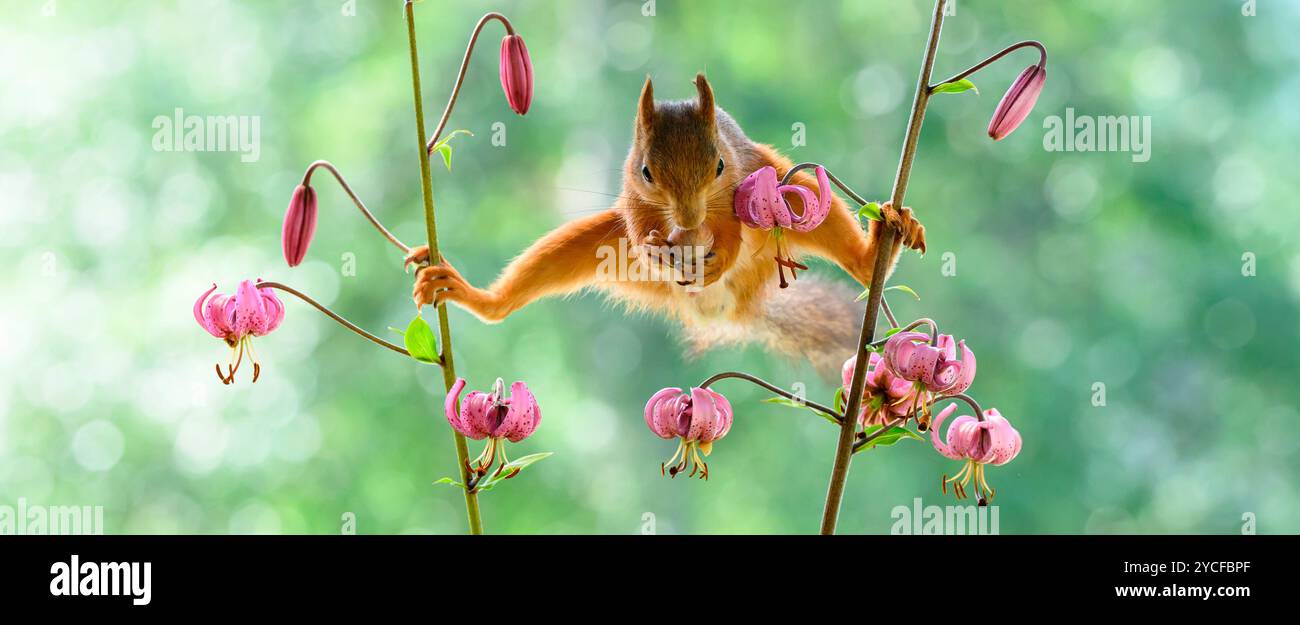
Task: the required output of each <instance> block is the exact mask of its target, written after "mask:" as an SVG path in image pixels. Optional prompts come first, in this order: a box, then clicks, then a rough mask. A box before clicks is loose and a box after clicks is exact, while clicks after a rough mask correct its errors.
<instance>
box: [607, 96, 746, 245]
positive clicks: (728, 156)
mask: <svg viewBox="0 0 1300 625" xmlns="http://www.w3.org/2000/svg"><path fill="white" fill-rule="evenodd" d="M695 89H696V91H697V92H698V95H697V97H696V98H695V99H694V100H684V101H677V102H658V103H656V102H655V99H654V86H653V85H652V84H651V82H650V78H649V77H646V81H645V86H644V87H642V88H641V101H640V103H639V104H638V106H637V114H636V136H635V139H634V141H633V144H632V151H631V153H630V154H629V155H628V160H627V164H626V166H625V169H626V171H625V172H624V173H625V177H624V179H625V180H627V181H628V184H630V185H632V187H633V188H634V189H635V190H636V191H637V192H638V193H639V194H640V195H641V197H643V198H645V199H646V200H647V203H649V204H651V205H652V206H654V208H655V209H657V210H660V211H662V212H664V213H665V217H666V218H667V219H668V220H670V223H671V225H672V226H676V227H679V228H681V229H683V230H693V229H695V228H698V227H700V226H701V225H702V224H703V223H704V218H705V217H706V216H707V215H708V213H709V211H710V210H713V211H719V210H723V211H727V212H730V211H731V210H732V207H731V203H732V194H731V190H732V189H734V188H735V186H736V184H738V183H739V178H738V171H739V167H736V166H735V165H734V163H735V162H736V160H737V159H736V154H735V151H734V150H733V148H732V146H730V145H728V144H727V143H726V142H725V141H724V140H723V137H722V135H721V134H719V132H718V115H719V112H718V110H717V108H716V105H715V104H714V102H713V88H712V87H710V86H709V81H708V80H706V79H705V78H704V74H697V75H696V76H695Z"/></svg>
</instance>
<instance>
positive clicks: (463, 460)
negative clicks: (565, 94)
mask: <svg viewBox="0 0 1300 625" xmlns="http://www.w3.org/2000/svg"><path fill="white" fill-rule="evenodd" d="M404 12H405V15H406V37H407V44H408V45H409V47H410V51H411V91H412V93H413V96H414V98H415V130H416V135H417V136H416V140H417V141H418V146H419V147H418V150H419V153H420V192H421V196H422V197H423V199H424V223H425V231H426V233H427V234H428V237H429V259H430V262H437V260H438V259H440V258H442V255H441V254H440V253H439V252H438V224H437V221H436V219H435V218H434V213H433V177H432V173H431V172H430V171H429V148H430V147H431V146H432V145H433V144H434V143H436V140H437V136H438V134H439V133H441V130H442V128H443V127H444V125H445V124H446V122H447V117H448V116H449V115H450V114H451V109H452V106H454V105H455V103H456V94H457V92H459V91H460V82H461V80H463V79H464V75H465V71H464V68H465V66H466V65H467V64H468V63H469V50H467V51H466V54H465V60H464V62H462V63H461V72H460V76H459V77H458V78H457V80H456V88H455V90H453V91H452V97H451V101H450V102H448V105H447V110H446V111H445V112H444V113H443V119H442V121H441V122H440V123H439V124H438V127H439V130H438V132H437V133H435V134H434V141H430V142H429V144H428V145H426V144H425V137H426V136H428V135H426V134H425V129H424V104H423V102H424V98H423V96H422V94H421V92H420V56H419V53H418V51H417V47H416V43H415V10H414V5H413V0H406V3H405V7H404ZM494 15H495V14H488V16H485V17H484V18H483V19H482V20H480V21H479V26H478V28H475V31H474V36H473V38H472V39H471V40H470V50H472V49H473V47H474V40H475V39H477V38H478V32H479V30H481V29H482V26H483V24H484V23H485V22H486V20H488V19H490V18H491V17H493V16H494ZM497 17H499V16H497ZM500 19H501V20H502V21H503V22H505V18H504V17H500ZM505 23H506V24H507V30H509V22H505ZM438 335H439V339H440V340H439V346H440V349H441V350H442V354H441V360H442V381H443V385H444V386H445V388H446V391H447V392H451V389H452V388H453V387H454V386H455V384H456V366H455V363H454V362H453V358H452V347H451V326H450V325H449V323H448V321H447V304H446V303H442V304H439V305H438ZM452 437H453V439H454V442H455V446H456V461H457V465H458V466H459V468H460V475H461V482H462V483H464V484H469V483H470V480H471V479H472V477H473V476H472V475H471V474H470V470H469V446H468V444H467V443H466V442H465V435H463V434H461V433H460V432H457V431H455V429H453V430H452ZM471 491H472V489H468V488H467V489H464V496H465V512H466V515H467V516H468V518H469V532H470V533H471V534H482V533H483V520H482V516H481V515H480V513H479V506H478V494H477V493H475V492H471Z"/></svg>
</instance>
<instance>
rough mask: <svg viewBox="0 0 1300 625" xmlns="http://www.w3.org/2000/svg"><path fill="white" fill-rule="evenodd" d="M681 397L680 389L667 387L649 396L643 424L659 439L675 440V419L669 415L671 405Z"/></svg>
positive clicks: (674, 416)
mask: <svg viewBox="0 0 1300 625" xmlns="http://www.w3.org/2000/svg"><path fill="white" fill-rule="evenodd" d="M681 395H682V389H680V388H675V387H669V388H665V389H662V390H660V391H659V392H657V393H655V394H654V395H651V396H650V401H647V402H646V404H645V424H646V425H647V426H648V427H649V428H650V431H651V432H654V433H655V436H658V437H659V438H665V439H668V438H676V437H677V432H676V430H675V429H674V426H675V425H676V422H677V418H676V415H673V414H671V412H672V404H673V403H674V402H675V401H676V399H677V398H678V397H680V396H681Z"/></svg>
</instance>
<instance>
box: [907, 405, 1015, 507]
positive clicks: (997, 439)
mask: <svg viewBox="0 0 1300 625" xmlns="http://www.w3.org/2000/svg"><path fill="white" fill-rule="evenodd" d="M956 410H957V405H956V404H953V405H951V406H948V407H947V408H944V409H943V410H942V411H940V412H939V414H938V416H936V417H935V419H934V428H932V429H931V430H930V442H931V444H933V445H934V448H935V449H936V450H937V451H938V452H939V453H941V454H943V455H944V456H946V457H948V458H951V459H953V460H963V461H965V466H963V467H962V470H961V471H959V472H958V473H957V474H956V475H954V476H952V477H948V476H947V474H945V475H944V476H943V482H942V484H941V487H942V489H943V492H944V493H947V492H948V485H949V484H952V485H953V492H954V493H955V494H956V495H957V498H958V499H964V498H965V497H966V484H968V483H970V482H972V481H973V482H974V483H975V494H976V496H978V497H979V504H980V505H981V506H983V505H987V504H988V501H989V500H990V499H993V495H994V494H995V493H996V492H997V491H995V490H993V488H992V487H991V486H989V483H988V480H987V479H986V478H985V477H984V466H985V465H989V464H991V465H993V466H1002V465H1004V464H1006V463H1008V462H1011V461H1012V460H1013V459H1015V457H1016V455H1017V454H1019V453H1020V445H1021V439H1020V432H1018V431H1017V430H1016V428H1014V427H1011V422H1010V421H1007V420H1006V418H1004V417H1003V416H1002V415H1001V414H1000V413H999V412H998V411H997V410H996V409H994V408H990V409H988V410H985V411H984V420H983V421H980V420H979V419H976V418H975V417H972V416H969V415H962V416H960V417H957V418H956V419H954V420H953V422H952V425H950V426H948V437H947V441H946V442H942V441H940V440H939V430H940V429H942V428H943V422H944V420H945V419H947V418H948V417H949V416H950V415H952V413H953V412H955V411H956Z"/></svg>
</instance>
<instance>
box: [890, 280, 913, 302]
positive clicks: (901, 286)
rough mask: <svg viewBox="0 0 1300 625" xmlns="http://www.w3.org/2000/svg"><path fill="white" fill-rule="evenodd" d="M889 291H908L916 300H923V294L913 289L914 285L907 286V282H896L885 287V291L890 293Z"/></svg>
mask: <svg viewBox="0 0 1300 625" xmlns="http://www.w3.org/2000/svg"><path fill="white" fill-rule="evenodd" d="M889 291H902V292H904V293H907V294H908V295H911V296H912V297H915V298H916V301H918V302H919V301H921V296H920V295H917V294H916V291H913V290H912V287H910V286H907V285H906V284H895V285H894V286H891V287H887V288H886V289H885V292H886V293H888V292H889Z"/></svg>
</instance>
